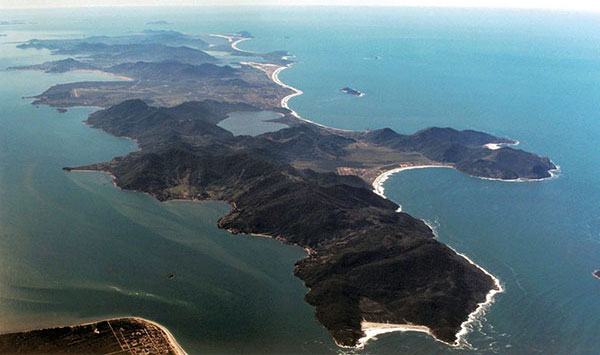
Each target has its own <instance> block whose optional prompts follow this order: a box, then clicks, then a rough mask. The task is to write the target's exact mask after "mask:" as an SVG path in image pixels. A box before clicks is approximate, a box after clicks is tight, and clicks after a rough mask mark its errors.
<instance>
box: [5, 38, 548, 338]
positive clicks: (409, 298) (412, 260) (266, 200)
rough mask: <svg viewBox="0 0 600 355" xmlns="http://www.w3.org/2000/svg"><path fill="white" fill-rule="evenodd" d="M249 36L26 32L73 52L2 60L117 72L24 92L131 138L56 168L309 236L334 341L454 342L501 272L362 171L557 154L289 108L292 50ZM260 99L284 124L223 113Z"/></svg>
mask: <svg viewBox="0 0 600 355" xmlns="http://www.w3.org/2000/svg"><path fill="white" fill-rule="evenodd" d="M249 38H251V35H250V34H249V33H247V32H239V33H237V34H233V35H213V36H191V35H186V34H181V33H178V32H173V31H145V32H142V33H139V34H132V35H127V36H119V37H107V36H98V37H88V38H82V39H72V40H31V41H29V42H26V43H24V44H21V45H20V47H21V48H46V49H49V50H51V51H53V53H55V54H57V55H58V54H60V55H67V56H72V57H71V58H68V59H61V60H58V61H54V62H49V63H44V64H40V65H33V66H27V67H16V68H12V69H13V70H23V69H30V70H31V69H33V70H43V71H48V72H64V71H70V70H99V71H102V72H106V73H110V74H112V75H115V76H117V77H120V78H121V79H122V80H120V81H110V82H80V83H69V84H61V85H56V86H53V87H52V88H49V89H48V90H47V91H45V92H44V93H41V94H40V95H38V96H36V97H35V101H34V102H33V103H34V104H36V105H37V104H46V105H51V106H54V107H60V108H65V107H71V106H100V107H102V108H103V109H102V110H100V111H97V112H95V113H93V114H91V115H90V116H89V117H88V119H87V121H86V123H87V124H89V125H90V126H92V127H95V128H99V129H102V130H104V131H106V132H108V133H110V134H113V135H115V136H120V137H129V138H132V139H135V140H136V141H137V142H138V145H139V147H140V150H139V151H137V152H133V153H131V154H128V155H126V156H123V157H116V158H114V159H113V160H111V161H108V162H100V163H96V164H91V165H86V166H79V167H65V168H64V169H65V171H73V170H96V171H102V172H106V173H109V174H111V175H112V176H113V181H114V183H115V185H117V186H118V187H120V188H123V189H126V190H132V191H140V192H145V193H149V194H151V195H153V196H155V197H156V198H157V199H158V200H160V201H166V200H171V199H189V200H220V201H226V202H228V203H230V204H231V206H232V209H231V211H230V212H229V213H228V214H227V215H226V216H223V217H222V218H221V219H219V221H218V222H217V223H218V226H219V228H222V229H225V230H228V231H229V232H231V233H236V234H238V233H246V234H256V235H262V236H270V237H272V238H275V239H277V240H280V241H282V242H284V243H287V244H293V245H298V246H300V247H302V248H304V249H306V251H307V256H306V257H305V258H304V259H302V260H299V261H298V262H297V263H296V265H295V269H294V273H295V275H296V276H297V277H299V278H300V279H302V280H303V281H304V283H305V284H306V286H307V288H308V293H307V295H306V297H305V299H306V301H307V302H308V303H310V304H311V305H313V306H314V307H315V311H316V317H317V319H318V321H319V322H320V323H321V324H323V326H325V328H326V329H327V330H328V331H329V333H330V334H331V336H332V338H333V339H334V340H335V342H336V343H337V344H338V345H341V346H348V347H354V346H360V345H363V344H364V340H363V339H364V337H365V332H364V331H365V328H366V327H367V325H373V324H382V323H390V324H394V325H402V326H407V327H421V328H420V329H425V330H426V331H428V332H429V333H430V334H431V335H432V336H434V337H435V338H436V339H438V340H440V341H442V342H445V343H447V344H450V345H455V344H458V341H459V334H462V333H461V329H462V327H463V326H464V324H465V322H466V321H467V320H468V319H469V315H471V314H474V313H475V312H477V311H478V310H479V309H480V307H481V305H482V304H484V303H486V302H490V301H491V299H490V298H491V297H493V295H494V294H495V293H496V292H499V291H501V286H500V284H499V283H498V280H497V279H495V278H494V277H493V276H492V275H491V274H489V273H488V272H486V271H485V270H483V269H482V268H480V267H478V266H477V265H475V264H473V263H472V262H471V261H470V260H469V259H467V258H465V257H463V256H462V255H459V254H457V253H456V252H455V251H454V250H452V249H451V248H449V247H448V246H446V245H444V244H443V243H440V242H439V241H437V240H436V239H435V236H434V235H433V232H432V230H431V229H430V228H429V227H428V226H427V225H426V224H425V223H424V222H423V221H422V220H419V219H416V218H414V217H412V216H410V215H408V214H406V213H402V212H397V210H398V205H397V204H396V203H394V202H393V201H390V200H389V199H387V198H385V197H384V196H380V195H379V194H377V193H375V191H374V190H373V183H374V182H376V181H377V178H378V177H379V176H381V175H382V174H384V173H386V172H388V171H390V170H394V169H398V168H403V167H410V166H445V167H451V168H454V169H457V170H459V171H462V172H464V173H466V174H469V175H471V176H474V177H479V178H486V179H498V180H538V179H544V178H548V177H551V176H552V171H553V170H554V169H556V166H555V165H554V164H553V163H552V162H551V161H550V160H549V159H548V158H546V157H541V156H538V155H535V154H532V153H528V152H525V151H522V150H518V149H514V148H511V147H507V146H505V145H508V144H514V143H515V142H514V141H512V140H510V139H507V138H502V137H495V136H492V135H489V134H486V133H482V132H476V131H471V130H465V131H457V130H454V129H452V128H427V129H423V130H421V131H419V132H416V133H414V134H412V135H403V134H399V133H397V132H395V131H393V130H391V129H388V128H385V129H378V130H373V131H360V132H359V131H345V130H339V129H335V128H329V127H324V126H321V125H317V124H314V123H312V122H310V121H307V120H305V119H303V118H301V117H300V116H299V115H298V114H297V113H296V112H294V111H292V110H290V109H289V108H288V107H287V100H288V99H289V97H291V96H293V95H297V94H298V91H297V90H295V89H293V88H291V87H289V86H287V85H285V84H282V83H281V82H280V81H279V79H278V78H277V74H278V73H279V72H280V71H281V70H283V69H285V68H287V67H288V65H289V64H290V62H289V60H288V59H287V58H288V57H287V53H286V52H282V51H278V52H272V53H266V54H259V53H252V57H253V58H256V57H259V58H262V60H263V61H262V62H244V61H243V59H244V58H243V57H244V56H246V55H248V53H247V52H243V51H240V50H239V49H238V48H237V47H236V45H235V44H236V43H239V42H240V41H241V40H247V39H249ZM209 45H210V48H211V51H215V50H219V51H224V52H227V53H229V58H230V61H229V62H227V63H223V59H217V58H215V57H213V56H211V55H210V54H208V53H206V52H205V50H206V49H207V48H209ZM237 58H239V61H236V59H237ZM263 110H271V111H275V112H278V113H280V114H281V117H280V118H279V119H277V121H278V122H281V123H285V125H286V126H287V127H286V128H283V129H281V130H278V131H275V132H268V133H264V134H260V135H258V136H255V137H253V136H248V135H238V136H234V135H233V134H232V133H231V132H229V131H227V130H225V129H223V128H221V127H220V126H218V123H219V122H221V121H223V120H225V119H226V118H227V117H228V116H229V115H230V114H231V113H234V112H258V111H263ZM489 144H499V145H500V144H501V145H502V147H500V148H499V149H489V148H488V147H486V145H489Z"/></svg>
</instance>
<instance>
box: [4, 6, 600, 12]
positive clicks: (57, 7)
mask: <svg viewBox="0 0 600 355" xmlns="http://www.w3.org/2000/svg"><path fill="white" fill-rule="evenodd" d="M114 7H118V8H125V7H152V8H159V7H170V8H177V7H204V8H208V7H212V8H219V7H227V8H233V7H242V8H248V7H257V8H259V7H271V8H276V7H331V8H336V7H343V8H353V7H356V8H413V9H458V10H460V9H462V10H517V11H518V10H524V11H527V10H534V11H551V12H578V13H590V14H598V13H600V9H586V8H562V7H538V6H495V5H493V6H460V5H439V4H437V5H427V4H426V5H409V4H407V5H390V4H365V5H363V4H335V5H332V4H320V3H315V4H308V5H303V4H278V5H273V4H253V5H246V4H231V3H230V4H219V5H215V4H122V5H121V4H109V5H103V4H89V5H48V6H25V7H19V6H17V7H6V6H2V5H0V10H42V9H85V8H114Z"/></svg>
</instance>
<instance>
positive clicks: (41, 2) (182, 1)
mask: <svg viewBox="0 0 600 355" xmlns="http://www.w3.org/2000/svg"><path fill="white" fill-rule="evenodd" d="M124 6H165V7H167V6H168V7H173V6H369V7H379V6H392V7H444V8H500V9H540V10H562V11H585V12H600V3H597V2H592V1H589V0H573V1H565V0H554V1H552V0H549V1H543V0H504V1H502V0H483V1H477V0H421V1H419V0H377V1H373V2H371V3H369V4H368V5H365V4H364V2H363V1H360V0H306V1H304V0H289V1H281V0H261V1H259V2H256V1H252V0H223V1H211V0H173V1H169V3H168V4H165V2H164V1H161V0H56V1H48V0H0V9H36V8H62V7H124Z"/></svg>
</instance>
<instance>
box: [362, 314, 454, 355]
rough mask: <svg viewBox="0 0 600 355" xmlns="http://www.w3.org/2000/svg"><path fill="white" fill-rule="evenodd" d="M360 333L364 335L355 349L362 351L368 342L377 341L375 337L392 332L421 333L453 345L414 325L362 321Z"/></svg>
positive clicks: (429, 330)
mask: <svg viewBox="0 0 600 355" xmlns="http://www.w3.org/2000/svg"><path fill="white" fill-rule="evenodd" d="M360 326H361V329H362V331H363V332H364V333H365V336H364V337H362V338H360V339H359V340H358V344H357V345H356V348H358V349H362V348H364V347H365V345H367V343H368V342H369V341H370V340H377V336H378V335H381V334H386V333H393V332H401V333H403V332H421V333H427V334H429V335H430V336H432V337H433V338H434V339H435V340H437V341H439V342H442V343H444V344H447V345H450V346H452V345H454V344H450V343H446V342H445V341H442V340H439V339H437V338H436V337H435V336H434V335H433V334H432V333H431V329H429V328H428V327H426V326H423V325H414V324H396V323H376V322H368V321H366V320H363V321H362V322H361V323H360Z"/></svg>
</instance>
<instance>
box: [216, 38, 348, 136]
mask: <svg viewBox="0 0 600 355" xmlns="http://www.w3.org/2000/svg"><path fill="white" fill-rule="evenodd" d="M211 36H213V37H220V38H226V39H227V40H228V42H229V43H230V44H231V48H232V49H234V50H236V51H239V52H244V53H250V54H253V52H250V51H246V50H243V49H240V48H239V47H238V46H237V45H238V44H239V43H240V42H243V41H247V40H251V39H252V38H242V39H239V40H237V41H233V37H232V36H227V35H219V34H211ZM289 57H290V56H288V55H286V56H283V57H281V58H282V59H284V60H287V59H288V58H289ZM240 64H243V65H248V66H251V67H253V68H256V69H259V70H262V71H264V72H265V73H266V74H267V75H268V76H269V78H270V79H271V80H272V81H273V82H274V83H275V84H277V85H279V86H281V87H283V88H285V89H288V90H291V91H293V92H292V93H291V94H289V95H287V96H285V97H283V98H282V99H281V103H280V106H281V107H283V108H285V109H287V110H288V111H290V114H291V115H292V116H294V117H295V118H297V119H299V120H300V121H304V122H306V123H310V124H313V125H315V126H319V127H322V128H326V129H330V130H334V131H341V132H353V131H352V130H349V129H342V128H334V127H329V126H325V125H324V124H321V123H317V122H314V121H311V120H308V119H306V118H304V117H302V116H300V114H298V112H296V111H294V110H293V109H291V108H290V106H289V105H288V102H289V100H290V99H291V98H293V97H295V96H298V95H302V94H303V93H304V92H303V91H302V90H300V89H297V88H295V87H293V86H291V85H288V84H286V83H284V82H283V81H281V80H280V79H279V73H281V72H282V71H283V70H285V69H287V68H289V67H291V66H292V65H293V64H294V63H290V64H288V65H281V66H278V67H277V69H275V70H274V71H273V72H272V73H271V74H270V75H269V73H268V72H267V71H266V70H265V69H264V68H262V66H263V65H270V66H276V64H268V63H253V62H241V63H240Z"/></svg>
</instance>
